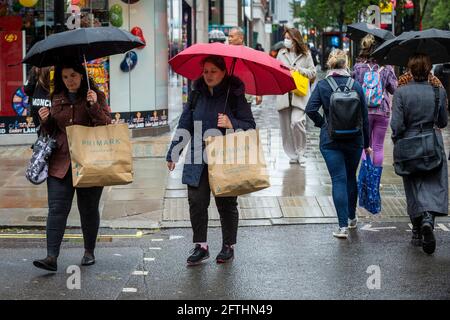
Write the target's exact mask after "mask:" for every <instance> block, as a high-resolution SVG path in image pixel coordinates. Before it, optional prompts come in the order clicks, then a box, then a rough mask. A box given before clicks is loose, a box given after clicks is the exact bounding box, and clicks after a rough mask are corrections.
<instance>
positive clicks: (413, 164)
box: [394, 87, 445, 176]
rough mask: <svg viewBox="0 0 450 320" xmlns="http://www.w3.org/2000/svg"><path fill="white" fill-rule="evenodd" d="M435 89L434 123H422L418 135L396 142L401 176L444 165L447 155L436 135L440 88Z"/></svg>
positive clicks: (427, 170) (395, 148) (395, 162)
mask: <svg viewBox="0 0 450 320" xmlns="http://www.w3.org/2000/svg"><path fill="white" fill-rule="evenodd" d="M433 89H434V94H435V109H434V121H433V123H432V124H430V123H421V124H420V126H419V127H418V128H417V135H415V136H412V137H405V138H401V139H398V140H397V141H396V142H395V143H394V169H395V173H396V174H397V175H399V176H409V175H412V174H423V173H427V172H430V171H433V170H437V169H439V168H440V167H441V166H442V163H443V158H444V156H445V155H444V150H443V146H441V144H440V143H439V140H438V137H437V135H436V129H437V128H436V122H437V119H438V115H439V88H438V87H433ZM427 124H428V126H427Z"/></svg>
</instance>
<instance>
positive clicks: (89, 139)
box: [66, 124, 133, 188]
mask: <svg viewBox="0 0 450 320" xmlns="http://www.w3.org/2000/svg"><path fill="white" fill-rule="evenodd" d="M66 131H67V139H68V142H69V151H70V157H71V160H72V180H73V186H74V187H78V188H87V187H100V186H113V185H123V184H128V183H131V182H133V159H132V149H131V142H130V138H129V131H128V125H127V124H114V125H107V126H97V127H85V126H80V125H73V126H70V127H67V128H66Z"/></svg>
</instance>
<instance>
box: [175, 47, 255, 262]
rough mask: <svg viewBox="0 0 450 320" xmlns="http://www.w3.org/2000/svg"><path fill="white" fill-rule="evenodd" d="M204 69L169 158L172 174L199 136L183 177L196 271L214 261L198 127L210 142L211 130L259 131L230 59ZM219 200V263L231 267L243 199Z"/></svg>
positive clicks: (207, 62) (215, 59) (206, 61)
mask: <svg viewBox="0 0 450 320" xmlns="http://www.w3.org/2000/svg"><path fill="white" fill-rule="evenodd" d="M201 66H202V70H203V74H202V76H201V77H200V78H198V79H197V80H196V81H195V82H194V85H193V87H194V90H193V92H192V93H191V95H190V97H189V102H188V104H187V105H186V106H185V108H184V110H183V113H182V115H181V117H180V120H179V123H178V128H177V132H176V134H175V138H174V140H173V141H172V144H171V146H170V148H169V151H168V153H167V157H166V160H167V166H168V168H169V170H170V171H172V170H174V169H175V163H176V162H177V161H178V159H179V156H180V154H181V152H182V150H183V148H184V147H185V146H186V145H187V143H188V142H189V140H190V139H191V138H192V137H193V138H192V140H193V141H192V143H191V149H190V151H191V153H190V157H186V163H185V165H184V170H183V178H182V182H183V183H184V184H187V185H188V200H189V213H190V219H191V224H192V230H193V242H194V244H195V247H194V249H193V250H192V253H191V255H190V256H189V257H188V259H187V264H188V265H190V266H192V265H198V264H200V263H201V262H202V261H203V260H205V259H208V258H209V247H208V244H207V229H208V207H209V204H210V198H211V190H210V186H209V180H208V166H207V165H206V163H205V161H204V159H203V154H204V152H203V151H204V149H205V143H204V141H198V142H197V140H196V136H195V135H194V128H197V127H198V124H200V125H201V130H202V131H201V133H202V137H203V139H206V138H207V136H208V135H210V134H208V133H207V131H209V132H211V130H214V129H216V131H217V130H220V131H221V133H222V134H225V133H226V132H225V131H226V129H233V130H238V129H242V130H248V129H255V127H256V124H255V121H254V119H253V114H252V111H251V108H250V104H248V103H247V100H246V99H245V86H244V83H243V82H242V81H241V80H240V79H239V78H237V77H235V76H230V75H229V74H228V71H227V66H226V63H225V60H224V58H223V57H221V56H217V55H210V56H206V58H203V60H202V61H201ZM200 146H201V147H200ZM188 154H189V153H188ZM215 201H216V205H217V209H218V211H219V215H220V222H221V225H222V237H223V245H222V250H221V251H220V253H219V254H218V255H217V257H216V262H217V263H225V262H228V261H230V260H232V259H233V257H234V245H235V244H236V236H237V229H238V219H239V212H238V209H237V197H216V198H215Z"/></svg>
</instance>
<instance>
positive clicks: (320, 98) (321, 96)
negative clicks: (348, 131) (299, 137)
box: [305, 76, 369, 148]
mask: <svg viewBox="0 0 450 320" xmlns="http://www.w3.org/2000/svg"><path fill="white" fill-rule="evenodd" d="M333 78H334V80H336V82H337V84H338V86H345V84H346V83H347V80H348V78H349V77H345V76H333ZM353 90H355V91H356V92H358V94H359V98H360V101H361V115H362V121H363V123H362V124H363V128H362V131H363V134H362V135H360V136H357V137H354V138H351V139H345V140H340V141H333V140H332V139H331V138H330V136H329V134H328V130H327V124H328V114H329V110H330V98H331V94H332V93H333V89H331V86H330V85H329V83H328V82H327V81H326V80H325V79H324V80H321V81H319V82H318V83H317V86H316V88H315V89H314V91H313V92H312V94H311V97H310V98H309V101H308V104H307V105H306V109H305V112H306V114H307V115H308V117H309V118H311V120H312V121H313V122H314V125H315V126H316V127H319V128H321V129H320V145H321V146H324V145H325V144H326V145H328V146H330V147H336V148H339V146H340V145H341V144H342V143H345V144H346V145H348V144H354V145H355V147H364V148H368V147H369V119H368V116H367V113H368V111H367V104H366V98H365V96H364V92H363V89H362V87H361V85H360V84H359V83H358V82H356V81H355V84H354V85H353ZM320 107H323V111H324V115H325V119H324V117H323V116H322V115H321V114H320V113H319V109H320Z"/></svg>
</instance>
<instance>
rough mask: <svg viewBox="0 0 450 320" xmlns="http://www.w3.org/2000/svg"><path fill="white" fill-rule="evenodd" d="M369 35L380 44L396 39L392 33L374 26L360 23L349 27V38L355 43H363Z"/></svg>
mask: <svg viewBox="0 0 450 320" xmlns="http://www.w3.org/2000/svg"><path fill="white" fill-rule="evenodd" d="M368 34H371V35H373V36H374V37H375V38H376V39H377V40H378V41H379V42H384V41H386V40H390V39H394V38H395V36H394V35H393V34H392V32H390V31H388V30H384V29H380V28H378V27H377V26H376V25H374V24H369V23H365V22H358V23H353V24H350V25H348V26H347V37H348V38H350V39H351V40H353V41H355V42H359V41H361V39H362V38H364V37H365V36H366V35H368Z"/></svg>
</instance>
